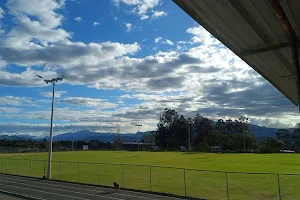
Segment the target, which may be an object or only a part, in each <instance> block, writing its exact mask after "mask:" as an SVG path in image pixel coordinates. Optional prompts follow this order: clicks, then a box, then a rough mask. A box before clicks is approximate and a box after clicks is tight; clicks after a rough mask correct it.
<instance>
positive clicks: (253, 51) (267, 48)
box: [237, 42, 290, 56]
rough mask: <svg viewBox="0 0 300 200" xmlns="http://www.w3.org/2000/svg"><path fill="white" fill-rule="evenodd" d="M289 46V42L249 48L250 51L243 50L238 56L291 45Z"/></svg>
mask: <svg viewBox="0 0 300 200" xmlns="http://www.w3.org/2000/svg"><path fill="white" fill-rule="evenodd" d="M289 46H290V43H289V42H286V43H279V44H273V45H270V46H266V47H263V48H258V49H253V50H249V51H243V52H241V53H238V54H237V55H238V56H250V55H253V54H258V53H264V52H267V51H273V50H275V49H282V48H286V47H289Z"/></svg>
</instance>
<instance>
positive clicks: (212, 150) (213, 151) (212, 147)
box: [210, 146, 223, 153]
mask: <svg viewBox="0 0 300 200" xmlns="http://www.w3.org/2000/svg"><path fill="white" fill-rule="evenodd" d="M210 149H211V152H212V153H218V152H223V149H222V147H221V146H210Z"/></svg>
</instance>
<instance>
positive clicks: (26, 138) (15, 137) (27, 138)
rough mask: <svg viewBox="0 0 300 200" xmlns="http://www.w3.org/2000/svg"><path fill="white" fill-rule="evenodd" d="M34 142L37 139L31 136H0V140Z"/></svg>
mask: <svg viewBox="0 0 300 200" xmlns="http://www.w3.org/2000/svg"><path fill="white" fill-rule="evenodd" d="M3 139H7V140H36V139H38V138H37V137H35V136H32V135H0V140H3Z"/></svg>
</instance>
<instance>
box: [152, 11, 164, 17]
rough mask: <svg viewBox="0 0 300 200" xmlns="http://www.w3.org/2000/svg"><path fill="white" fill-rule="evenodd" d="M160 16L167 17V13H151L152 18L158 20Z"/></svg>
mask: <svg viewBox="0 0 300 200" xmlns="http://www.w3.org/2000/svg"><path fill="white" fill-rule="evenodd" d="M162 16H167V13H166V12H164V11H152V18H159V17H162Z"/></svg>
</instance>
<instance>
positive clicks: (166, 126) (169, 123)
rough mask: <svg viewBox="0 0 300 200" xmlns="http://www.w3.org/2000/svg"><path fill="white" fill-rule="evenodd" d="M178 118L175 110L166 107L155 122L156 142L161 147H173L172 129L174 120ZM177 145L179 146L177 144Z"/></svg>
mask: <svg viewBox="0 0 300 200" xmlns="http://www.w3.org/2000/svg"><path fill="white" fill-rule="evenodd" d="M177 120H178V114H177V112H176V111H175V110H171V109H168V108H166V109H165V110H164V112H163V114H162V115H161V116H160V119H159V123H158V124H157V132H158V133H157V134H156V137H155V141H156V144H157V145H159V146H160V147H161V148H164V149H167V148H173V146H172V145H171V143H172V141H173V140H174V138H173V131H174V122H175V121H177ZM178 147H179V146H178Z"/></svg>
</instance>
